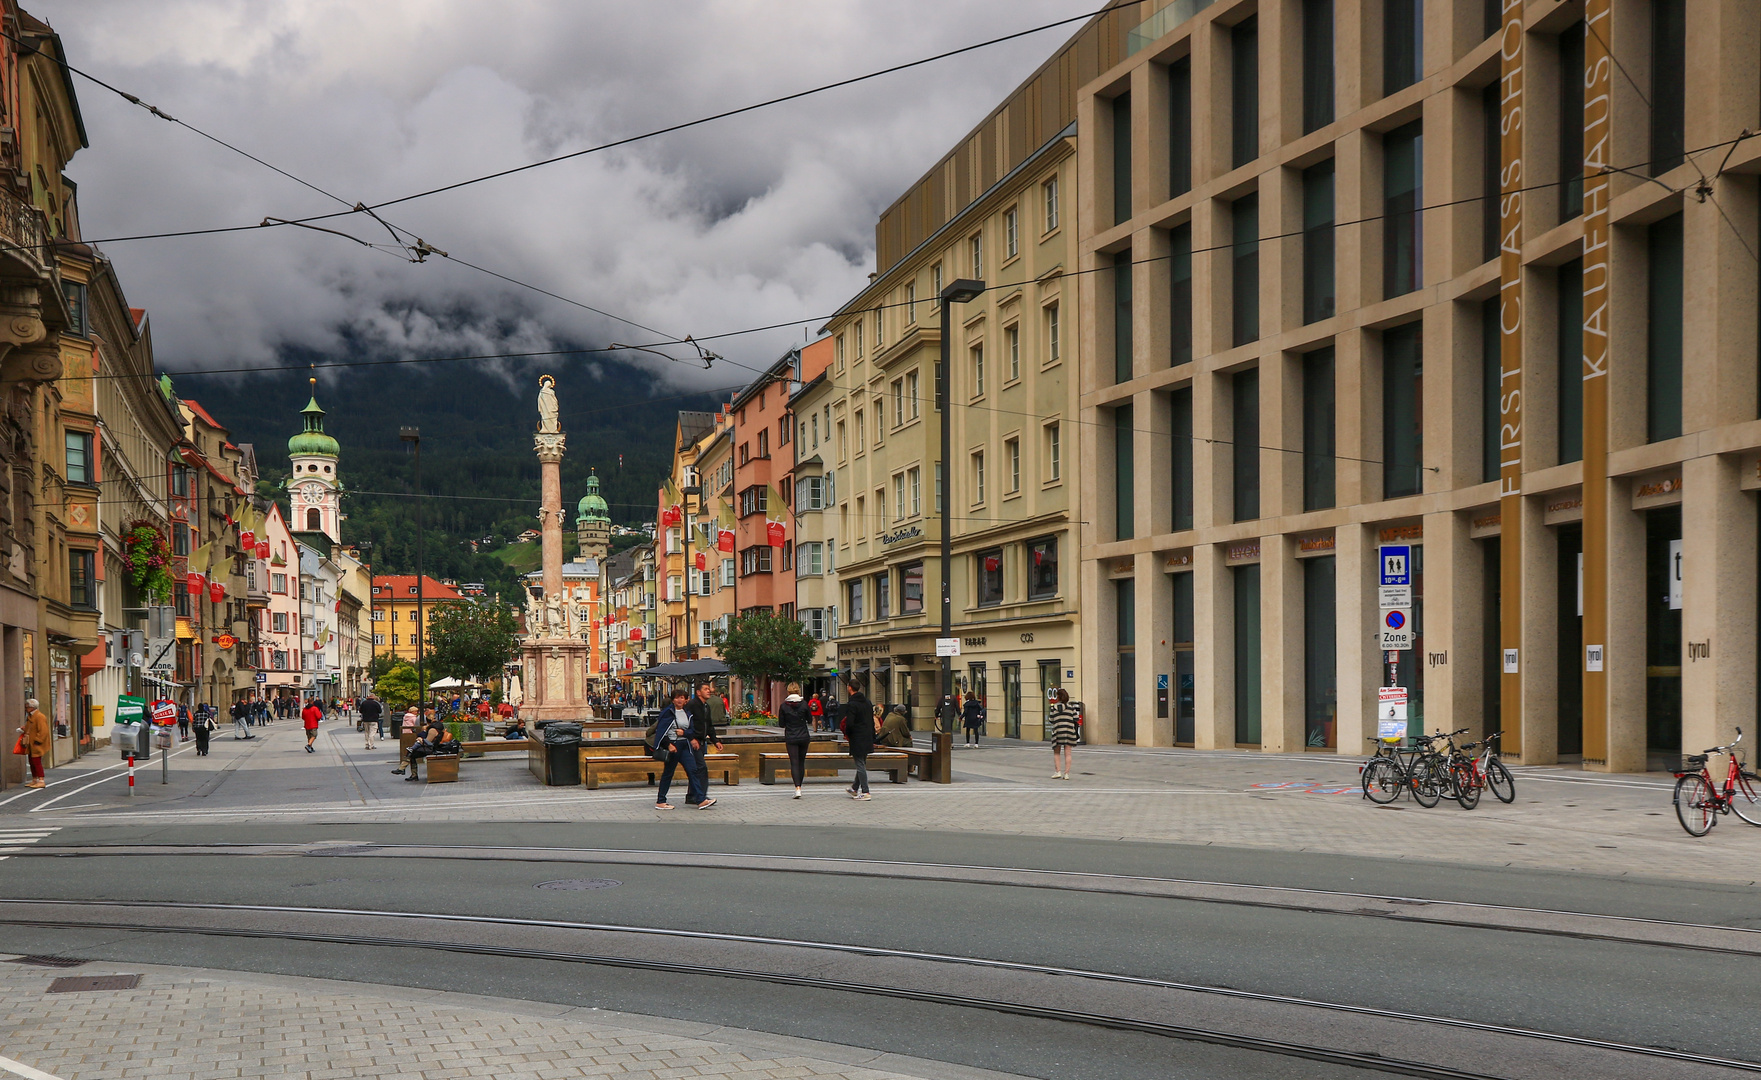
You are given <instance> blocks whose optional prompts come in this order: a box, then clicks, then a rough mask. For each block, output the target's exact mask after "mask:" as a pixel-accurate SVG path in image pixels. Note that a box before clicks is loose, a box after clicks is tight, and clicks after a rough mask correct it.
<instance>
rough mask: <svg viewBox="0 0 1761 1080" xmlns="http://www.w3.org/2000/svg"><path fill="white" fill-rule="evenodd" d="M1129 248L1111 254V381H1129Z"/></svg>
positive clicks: (1130, 368) (1130, 342) (1130, 344)
mask: <svg viewBox="0 0 1761 1080" xmlns="http://www.w3.org/2000/svg"><path fill="white" fill-rule="evenodd" d="M1131 348H1132V341H1131V249H1130V248H1127V249H1125V250H1124V251H1121V252H1120V253H1119V254H1117V255H1115V256H1113V381H1114V382H1116V383H1122V382H1130V381H1131V371H1132V367H1131Z"/></svg>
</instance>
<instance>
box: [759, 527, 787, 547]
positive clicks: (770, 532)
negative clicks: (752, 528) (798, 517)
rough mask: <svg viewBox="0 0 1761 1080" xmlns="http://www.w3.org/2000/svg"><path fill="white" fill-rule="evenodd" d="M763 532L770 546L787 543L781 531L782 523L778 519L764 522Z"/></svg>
mask: <svg viewBox="0 0 1761 1080" xmlns="http://www.w3.org/2000/svg"><path fill="white" fill-rule="evenodd" d="M764 534H765V536H766V538H768V539H769V540H770V546H771V547H782V546H783V545H784V544H785V543H787V540H786V538H785V536H784V532H783V523H782V522H780V521H767V522H765V523H764Z"/></svg>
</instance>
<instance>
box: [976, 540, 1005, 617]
mask: <svg viewBox="0 0 1761 1080" xmlns="http://www.w3.org/2000/svg"><path fill="white" fill-rule="evenodd" d="M972 561H973V568H974V569H975V570H976V571H977V579H978V606H979V607H990V606H992V605H994V604H1000V603H1002V602H1003V549H1002V548H991V549H990V550H989V551H981V552H979V553H978V554H976V555H974V556H973V557H972Z"/></svg>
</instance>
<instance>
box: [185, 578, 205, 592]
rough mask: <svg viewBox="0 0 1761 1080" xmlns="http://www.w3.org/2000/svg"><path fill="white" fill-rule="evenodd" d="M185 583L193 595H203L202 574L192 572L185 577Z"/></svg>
mask: <svg viewBox="0 0 1761 1080" xmlns="http://www.w3.org/2000/svg"><path fill="white" fill-rule="evenodd" d="M183 583H184V587H185V588H186V589H188V590H189V592H190V595H191V596H200V595H202V575H200V574H190V575H188V576H186V577H185V578H184V579H183Z"/></svg>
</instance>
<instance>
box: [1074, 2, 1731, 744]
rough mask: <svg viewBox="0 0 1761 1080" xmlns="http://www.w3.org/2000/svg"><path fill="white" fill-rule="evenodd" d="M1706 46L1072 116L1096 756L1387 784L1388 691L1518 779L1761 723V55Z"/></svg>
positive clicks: (1563, 46) (1348, 65)
mask: <svg viewBox="0 0 1761 1080" xmlns="http://www.w3.org/2000/svg"><path fill="white" fill-rule="evenodd" d="M1136 6H1138V7H1140V9H1141V8H1142V7H1148V6H1150V5H1136ZM1689 9H1690V5H1686V4H1684V3H1681V2H1669V0H1657V2H1651V3H1641V2H1639V0H1612V2H1611V0H1587V3H1583V4H1578V3H1563V4H1559V3H1550V2H1534V0H1530V2H1513V3H1509V4H1504V5H1499V4H1479V3H1471V4H1470V3H1462V4H1435V3H1426V4H1421V3H1420V0H1388V2H1382V0H1377V2H1374V3H1369V2H1364V0H1332V2H1328V0H1301V2H1299V0H1279V2H1273V3H1267V2H1265V0H1259V2H1233V3H1231V2H1217V3H1211V4H1208V5H1207V4H1203V3H1193V2H1190V0H1185V2H1181V3H1176V4H1173V5H1168V6H1167V7H1165V8H1164V9H1163V10H1162V11H1161V12H1158V13H1156V14H1154V15H1152V16H1150V17H1148V18H1147V19H1146V20H1145V21H1144V22H1143V24H1142V25H1141V26H1140V27H1138V28H1137V29H1135V30H1133V31H1128V32H1127V33H1126V34H1125V37H1124V40H1123V41H1122V42H1121V43H1120V44H1121V45H1122V47H1123V48H1122V52H1123V53H1125V54H1127V55H1124V56H1122V57H1121V59H1120V60H1119V61H1118V62H1117V63H1114V64H1112V65H1110V66H1109V67H1108V68H1107V69H1106V70H1105V71H1104V72H1102V73H1101V74H1100V75H1099V76H1098V77H1096V78H1095V79H1093V80H1091V81H1088V82H1087V83H1086V84H1085V85H1084V86H1083V88H1082V91H1081V99H1080V105H1079V108H1078V124H1079V127H1080V129H1081V130H1082V132H1083V135H1084V137H1083V140H1082V144H1081V152H1080V166H1079V172H1080V177H1081V183H1080V188H1081V190H1082V192H1083V193H1084V199H1083V204H1082V206H1081V207H1080V209H1079V211H1078V217H1079V219H1080V221H1081V223H1082V225H1081V238H1080V260H1079V266H1080V269H1081V271H1082V284H1081V286H1080V290H1079V291H1080V292H1081V295H1082V297H1083V304H1082V310H1083V311H1085V312H1090V313H1093V314H1094V315H1095V317H1094V318H1092V319H1084V321H1083V323H1082V329H1081V339H1080V344H1079V346H1078V347H1079V348H1080V350H1081V354H1082V365H1081V367H1082V373H1083V376H1082V385H1081V395H1082V398H1081V402H1082V413H1081V418H1082V430H1083V438H1082V445H1081V450H1080V457H1081V460H1082V461H1083V462H1084V469H1083V473H1084V476H1085V477H1087V478H1088V479H1090V480H1091V481H1092V491H1093V492H1094V497H1093V498H1092V499H1091V500H1090V502H1089V504H1088V509H1087V510H1086V511H1085V516H1086V517H1087V518H1089V519H1090V520H1091V521H1092V522H1093V523H1094V524H1093V526H1092V527H1091V529H1090V530H1089V532H1088V533H1087V534H1086V538H1085V544H1084V547H1083V551H1082V574H1083V600H1084V605H1083V610H1084V615H1085V622H1084V630H1083V633H1084V649H1085V653H1086V655H1087V656H1088V657H1089V658H1090V659H1091V662H1092V665H1093V672H1094V676H1095V677H1094V679H1093V681H1092V684H1091V690H1092V695H1093V697H1092V701H1091V705H1093V706H1098V707H1094V708H1091V715H1092V716H1093V722H1092V724H1091V731H1090V737H1091V738H1097V739H1098V740H1099V741H1102V742H1111V741H1116V740H1117V741H1128V740H1132V741H1136V742H1137V743H1139V744H1140V745H1145V744H1153V745H1167V744H1169V743H1189V744H1196V745H1198V746H1201V747H1214V746H1251V747H1260V748H1264V749H1267V750H1301V749H1304V748H1307V749H1311V750H1325V751H1337V752H1342V753H1356V752H1359V751H1361V750H1362V749H1363V748H1364V745H1365V742H1364V740H1365V738H1366V736H1369V735H1372V734H1374V731H1375V726H1374V721H1373V719H1372V717H1373V716H1374V715H1376V709H1377V705H1378V692H1377V691H1378V687H1379V686H1382V685H1385V684H1388V683H1390V682H1391V681H1394V682H1397V683H1398V684H1400V685H1402V686H1404V687H1405V688H1406V689H1407V691H1408V695H1409V709H1410V717H1411V719H1410V721H1409V722H1410V724H1411V726H1412V727H1413V728H1414V729H1418V728H1422V729H1423V730H1426V731H1430V730H1435V729H1439V728H1441V729H1451V728H1456V727H1466V728H1469V729H1470V730H1472V731H1473V732H1474V733H1475V734H1476V735H1477V734H1479V733H1481V732H1483V731H1486V730H1489V729H1501V730H1502V731H1503V732H1504V739H1505V746H1506V750H1507V751H1508V752H1510V755H1511V756H1513V757H1516V758H1518V759H1519V760H1521V761H1523V762H1525V763H1546V762H1554V761H1563V762H1578V761H1581V762H1582V763H1583V765H1584V766H1585V767H1586V768H1596V769H1610V770H1633V769H1643V768H1645V767H1646V764H1647V756H1648V755H1649V756H1650V758H1651V760H1652V762H1653V763H1654V764H1655V763H1659V762H1661V761H1663V760H1665V759H1666V758H1670V757H1672V756H1673V755H1674V754H1676V753H1678V752H1680V751H1681V750H1682V749H1684V748H1685V749H1688V750H1698V749H1700V748H1701V747H1704V746H1708V745H1711V744H1713V743H1716V742H1719V741H1723V740H1724V739H1726V738H1727V737H1729V736H1730V735H1732V734H1733V730H1732V729H1733V728H1734V727H1735V726H1736V725H1739V724H1741V725H1744V726H1745V727H1747V726H1749V725H1751V724H1753V723H1754V721H1755V717H1756V711H1757V701H1756V693H1755V685H1756V664H1757V640H1756V621H1757V544H1756V535H1757V531H1758V530H1757V525H1758V522H1757V508H1756V497H1755V494H1754V491H1755V489H1757V488H1758V487H1761V472H1758V471H1757V469H1758V460H1761V423H1758V422H1757V420H1756V417H1757V415H1761V410H1758V404H1761V402H1758V399H1757V367H1758V364H1757V355H1756V327H1757V319H1756V310H1757V307H1756V301H1757V296H1756V290H1757V276H1758V275H1757V262H1756V252H1757V250H1761V235H1758V229H1757V174H1758V173H1761V139H1743V140H1742V141H1739V138H1740V137H1741V136H1742V135H1743V134H1744V133H1745V131H1754V130H1757V129H1758V128H1761V79H1758V75H1757V61H1758V57H1761V19H1758V18H1757V14H1758V12H1757V9H1756V7H1755V5H1754V4H1753V3H1752V2H1750V0H1703V2H1700V3H1696V4H1694V5H1691V10H1692V12H1693V15H1692V18H1689V17H1688V15H1687V12H1688V10H1689ZM1586 24H1587V25H1588V26H1589V27H1590V29H1589V31H1588V32H1586ZM1611 47H1612V56H1611V55H1610V48H1611ZM1688 57H1692V58H1693V63H1691V64H1689V63H1688V62H1687V58H1688ZM1688 102H1693V103H1694V107H1693V108H1692V109H1689V108H1687V107H1686V103H1688ZM1580 162H1582V163H1583V164H1582V165H1580ZM1383 544H1389V545H1401V546H1405V547H1406V548H1408V549H1409V568H1410V570H1411V572H1412V588H1411V592H1412V594H1413V595H1412V597H1411V600H1410V606H1409V607H1408V608H1405V609H1402V610H1403V612H1404V613H1403V615H1402V619H1401V621H1405V622H1406V623H1407V625H1408V627H1409V628H1410V629H1411V631H1412V636H1411V648H1410V649H1408V650H1403V651H1399V652H1397V653H1396V654H1395V655H1396V656H1397V657H1398V664H1397V665H1396V666H1395V667H1394V670H1392V671H1391V670H1390V665H1388V664H1387V663H1385V661H1384V653H1383V652H1382V650H1381V639H1380V637H1379V633H1378V632H1379V629H1380V627H1381V625H1382V623H1383V609H1382V606H1381V603H1380V600H1381V599H1382V598H1381V597H1380V596H1379V591H1378V587H1379V585H1380V584H1381V581H1380V577H1379V574H1380V571H1381V564H1380V562H1379V560H1378V551H1377V549H1378V547H1379V546H1380V545H1383ZM1580 566H1581V573H1580ZM1392 599H1396V600H1398V599H1400V598H1399V597H1398V596H1395V597H1392ZM1163 679H1168V680H1169V681H1170V683H1171V685H1172V688H1173V693H1172V695H1171V697H1172V700H1171V702H1170V703H1169V706H1168V708H1167V709H1166V711H1164V710H1163V709H1161V708H1159V707H1158V702H1157V697H1156V695H1157V690H1158V687H1159V685H1160V683H1161V680H1163Z"/></svg>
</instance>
